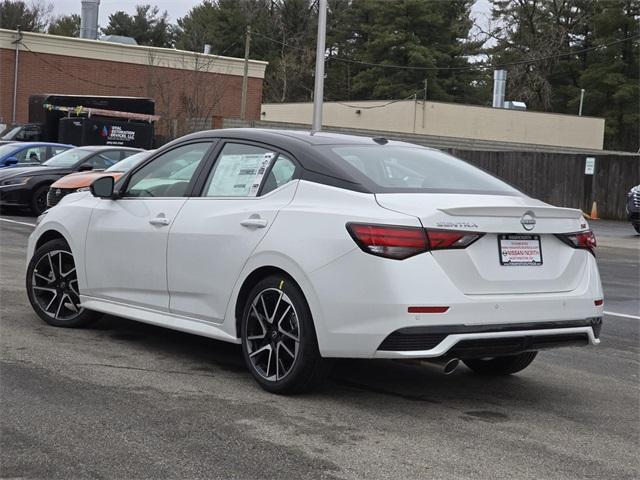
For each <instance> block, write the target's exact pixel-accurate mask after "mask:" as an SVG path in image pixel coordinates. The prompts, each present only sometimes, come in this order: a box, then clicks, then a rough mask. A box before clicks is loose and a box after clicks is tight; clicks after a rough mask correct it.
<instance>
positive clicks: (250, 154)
mask: <svg viewBox="0 0 640 480" xmlns="http://www.w3.org/2000/svg"><path fill="white" fill-rule="evenodd" d="M275 155H276V154H275V152H273V151H271V150H267V149H265V148H261V147H256V146H254V145H245V144H240V143H227V144H226V145H225V146H224V148H223V149H222V152H220V155H219V156H218V159H217V161H216V164H215V166H214V168H213V171H212V172H211V174H210V175H209V178H208V179H207V183H206V184H205V188H204V196H205V197H255V196H256V195H257V194H258V191H259V190H260V184H261V183H262V179H263V177H264V176H265V174H266V172H267V170H268V169H269V166H270V165H271V161H272V160H273V158H274V157H275Z"/></svg>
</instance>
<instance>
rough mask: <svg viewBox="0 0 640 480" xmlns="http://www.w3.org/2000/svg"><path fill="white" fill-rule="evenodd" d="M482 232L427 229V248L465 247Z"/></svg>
mask: <svg viewBox="0 0 640 480" xmlns="http://www.w3.org/2000/svg"><path fill="white" fill-rule="evenodd" d="M482 235H484V234H483V233H475V232H458V231H454V230H427V238H428V239H429V250H443V249H450V248H466V247H468V246H469V245H471V244H472V243H473V242H475V241H476V240H478V239H479V238H480V237H481V236H482Z"/></svg>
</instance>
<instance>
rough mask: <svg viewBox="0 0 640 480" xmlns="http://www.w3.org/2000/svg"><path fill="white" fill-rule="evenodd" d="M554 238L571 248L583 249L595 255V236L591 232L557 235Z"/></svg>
mask: <svg viewBox="0 0 640 480" xmlns="http://www.w3.org/2000/svg"><path fill="white" fill-rule="evenodd" d="M556 237H558V238H559V239H560V240H562V241H563V242H564V243H566V244H567V245H569V246H571V247H573V248H583V249H585V250H589V251H590V252H591V253H593V254H594V255H595V252H594V249H595V248H596V236H595V235H594V234H593V232H592V231H591V230H585V231H584V232H576V233H562V234H557V235H556Z"/></svg>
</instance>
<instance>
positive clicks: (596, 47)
mask: <svg viewBox="0 0 640 480" xmlns="http://www.w3.org/2000/svg"><path fill="white" fill-rule="evenodd" d="M254 35H257V36H259V37H262V38H264V39H266V40H269V41H271V42H274V43H277V44H280V45H283V46H285V47H287V48H292V49H295V50H301V51H306V50H305V49H304V48H301V47H298V46H295V45H290V44H288V43H286V42H282V41H280V40H276V39H275V38H271V37H268V36H266V35H263V34H261V33H257V32H254ZM638 38H640V35H634V36H631V37H626V38H622V39H619V40H615V41H612V42H609V43H603V44H600V45H593V46H591V47H587V48H583V49H581V50H574V51H571V52H563V53H557V54H554V55H548V56H545V57H536V58H531V59H527V60H518V61H514V62H506V63H499V64H490V63H489V64H481V63H478V64H475V65H466V66H464V67H418V66H412V65H394V64H389V63H372V62H363V61H360V60H354V59H351V58H346V57H341V56H338V55H334V56H329V58H328V60H329V61H331V60H337V61H339V62H344V63H352V64H355V65H363V66H366V67H380V68H396V69H401V70H418V71H438V70H448V71H465V70H486V69H499V68H505V67H511V66H516V65H526V64H529V63H536V62H542V61H544V60H551V59H554V58H562V57H569V56H572V55H577V54H579V53H586V52H591V51H593V50H599V49H601V48H606V47H610V46H613V45H618V44H620V43H624V42H627V41H629V40H635V39H638Z"/></svg>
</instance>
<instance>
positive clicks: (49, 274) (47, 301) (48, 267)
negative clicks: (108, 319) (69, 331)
mask: <svg viewBox="0 0 640 480" xmlns="http://www.w3.org/2000/svg"><path fill="white" fill-rule="evenodd" d="M26 281H27V295H28V296H29V302H31V306H32V307H33V309H34V310H35V311H36V313H37V314H38V315H39V316H40V318H42V319H43V320H44V321H45V322H47V323H48V324H50V325H54V326H56V327H83V326H85V325H88V324H90V323H92V322H94V321H95V320H97V319H98V318H99V314H98V313H96V312H92V311H90V310H87V309H85V308H82V307H81V306H80V293H79V291H78V276H77V272H76V266H75V262H74V260H73V254H72V253H71V249H70V248H69V245H67V242H65V241H64V240H59V239H58V240H51V241H50V242H47V243H45V244H44V245H43V246H42V247H40V248H38V249H37V250H36V252H35V254H34V255H33V257H32V258H31V261H30V262H29V266H28V267H27V278H26Z"/></svg>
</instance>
